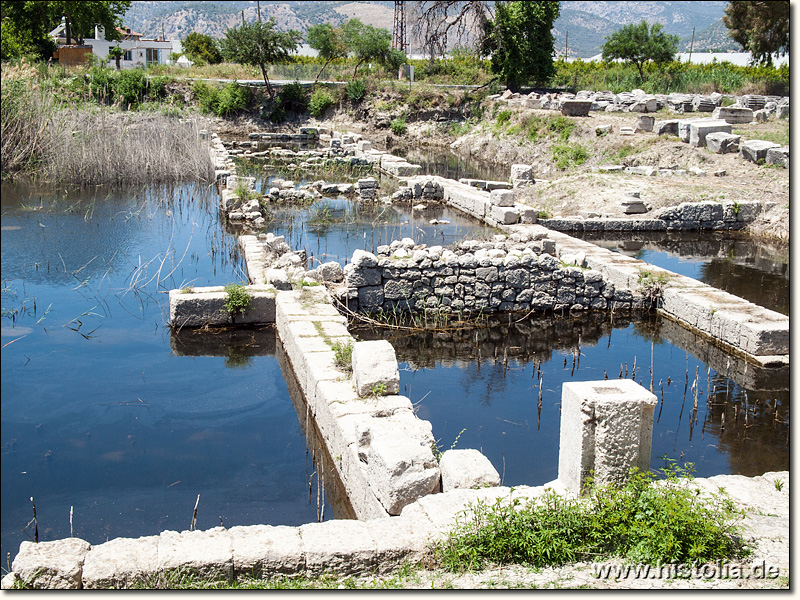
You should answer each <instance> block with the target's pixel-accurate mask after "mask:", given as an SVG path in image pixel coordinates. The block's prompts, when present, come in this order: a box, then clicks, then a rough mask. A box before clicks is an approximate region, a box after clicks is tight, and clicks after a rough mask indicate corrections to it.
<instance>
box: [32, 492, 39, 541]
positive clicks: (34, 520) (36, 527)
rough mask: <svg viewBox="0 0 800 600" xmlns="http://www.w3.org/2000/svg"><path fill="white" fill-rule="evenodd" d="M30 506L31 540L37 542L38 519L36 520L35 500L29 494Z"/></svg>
mask: <svg viewBox="0 0 800 600" xmlns="http://www.w3.org/2000/svg"><path fill="white" fill-rule="evenodd" d="M31 506H33V541H34V542H36V543H37V544H38V543H39V521H37V520H36V502H34V501H33V496H31Z"/></svg>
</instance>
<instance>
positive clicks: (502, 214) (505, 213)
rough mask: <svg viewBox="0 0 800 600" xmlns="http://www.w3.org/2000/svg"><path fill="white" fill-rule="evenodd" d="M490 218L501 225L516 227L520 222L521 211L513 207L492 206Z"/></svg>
mask: <svg viewBox="0 0 800 600" xmlns="http://www.w3.org/2000/svg"><path fill="white" fill-rule="evenodd" d="M489 216H490V217H491V218H492V219H494V220H495V221H497V222H498V223H500V224H501V225H514V224H515V223H517V222H519V211H518V210H517V209H516V208H514V207H513V206H512V207H505V206H492V209H491V212H490V213H489Z"/></svg>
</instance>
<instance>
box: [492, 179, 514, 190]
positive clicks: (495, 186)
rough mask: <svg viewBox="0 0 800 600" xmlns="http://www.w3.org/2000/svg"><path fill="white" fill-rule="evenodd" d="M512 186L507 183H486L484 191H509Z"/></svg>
mask: <svg viewBox="0 0 800 600" xmlns="http://www.w3.org/2000/svg"><path fill="white" fill-rule="evenodd" d="M511 188H512V185H511V184H510V183H509V182H507V181H487V182H486V191H487V192H491V191H492V190H510V189H511Z"/></svg>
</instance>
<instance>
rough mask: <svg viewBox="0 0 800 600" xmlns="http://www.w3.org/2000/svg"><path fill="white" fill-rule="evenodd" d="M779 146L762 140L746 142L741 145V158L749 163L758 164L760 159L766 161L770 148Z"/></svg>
mask: <svg viewBox="0 0 800 600" xmlns="http://www.w3.org/2000/svg"><path fill="white" fill-rule="evenodd" d="M780 147H781V145H780V144H776V143H775V142H767V141H764V140H747V141H746V142H744V143H742V150H741V154H742V158H743V159H745V160H749V161H750V162H758V161H759V160H761V159H762V158H763V159H764V160H766V158H767V151H768V150H769V149H770V148H780Z"/></svg>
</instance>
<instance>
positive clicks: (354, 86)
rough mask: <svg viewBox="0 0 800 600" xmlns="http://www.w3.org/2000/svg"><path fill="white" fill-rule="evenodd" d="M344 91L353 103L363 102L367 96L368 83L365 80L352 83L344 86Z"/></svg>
mask: <svg viewBox="0 0 800 600" xmlns="http://www.w3.org/2000/svg"><path fill="white" fill-rule="evenodd" d="M344 91H345V93H346V94H347V97H348V98H350V100H352V101H353V102H361V101H362V100H363V99H364V96H366V95H367V83H366V82H365V81H364V80H363V79H356V80H355V81H350V82H348V83H347V85H345V86H344Z"/></svg>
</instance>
